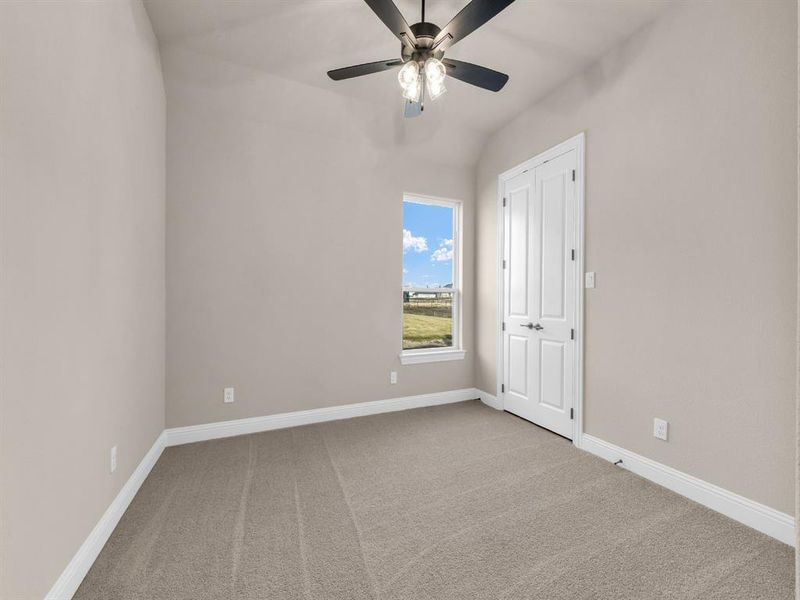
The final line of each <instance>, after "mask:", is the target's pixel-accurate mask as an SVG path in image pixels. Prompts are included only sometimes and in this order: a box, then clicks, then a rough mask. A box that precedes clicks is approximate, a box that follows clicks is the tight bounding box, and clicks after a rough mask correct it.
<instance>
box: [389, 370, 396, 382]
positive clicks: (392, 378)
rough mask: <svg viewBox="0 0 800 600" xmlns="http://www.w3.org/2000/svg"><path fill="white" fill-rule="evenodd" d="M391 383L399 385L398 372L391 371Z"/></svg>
mask: <svg viewBox="0 0 800 600" xmlns="http://www.w3.org/2000/svg"><path fill="white" fill-rule="evenodd" d="M389 383H397V371H391V372H390V373H389Z"/></svg>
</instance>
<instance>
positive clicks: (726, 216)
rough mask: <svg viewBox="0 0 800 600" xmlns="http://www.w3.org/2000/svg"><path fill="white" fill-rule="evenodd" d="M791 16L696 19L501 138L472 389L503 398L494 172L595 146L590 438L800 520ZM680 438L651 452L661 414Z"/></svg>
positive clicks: (489, 154) (701, 10) (650, 35)
mask: <svg viewBox="0 0 800 600" xmlns="http://www.w3.org/2000/svg"><path fill="white" fill-rule="evenodd" d="M796 11H797V6H796V4H795V2H794V0H782V1H781V0H775V1H768V2H752V1H742V0H736V1H731V0H724V1H717V2H689V3H686V4H685V5H682V6H678V7H676V8H675V9H674V10H671V11H670V12H668V13H665V14H664V16H662V17H661V18H660V19H659V20H658V21H656V22H655V23H654V24H653V25H652V26H651V27H649V28H647V29H645V30H643V31H641V32H640V33H638V34H637V35H635V36H633V37H632V38H631V39H630V40H629V41H628V42H626V43H625V44H623V45H622V46H621V47H619V48H618V49H617V50H615V51H613V52H612V53H610V54H609V55H607V56H606V57H605V58H604V59H603V60H602V61H600V62H599V63H598V64H597V65H596V66H594V67H593V68H591V69H589V70H587V71H586V72H584V73H583V74H581V75H580V76H578V77H575V78H573V79H572V80H570V81H569V82H567V83H566V84H565V85H564V86H563V87H561V88H559V89H558V90H557V91H555V92H554V93H552V94H551V95H549V96H548V97H546V98H544V99H542V100H541V101H540V102H538V103H537V104H536V105H534V106H533V107H532V108H530V109H529V110H527V111H526V112H525V113H523V114H522V115H520V116H519V117H518V118H516V119H515V120H514V121H513V122H512V123H510V124H509V125H508V126H506V127H505V128H504V129H502V130H501V131H499V132H498V133H496V134H495V135H494V136H493V137H492V139H491V140H490V141H489V142H488V143H487V145H486V147H485V148H484V151H483V154H482V158H481V160H480V163H479V168H478V189H477V203H478V204H477V213H478V214H477V228H476V237H477V243H478V248H477V259H476V261H477V264H476V290H478V292H477V295H476V306H477V308H476V310H477V315H476V323H477V332H476V336H477V348H478V357H477V364H476V383H477V385H478V387H480V388H482V389H484V390H487V391H490V392H493V391H494V390H495V389H496V376H495V372H496V331H497V303H496V298H497V288H496V276H495V264H496V262H495V261H496V239H497V236H496V227H497V223H496V212H495V211H496V197H497V196H496V194H497V191H496V190H497V175H498V174H499V173H501V172H502V171H504V170H506V169H508V168H510V167H513V166H514V165H516V164H518V163H520V162H522V161H524V160H525V159H527V158H530V157H532V156H534V155H536V154H538V153H540V152H542V151H544V150H546V149H548V148H550V147H552V146H554V145H555V144H557V143H559V142H561V141H563V140H565V139H567V138H569V137H571V136H573V135H575V134H576V133H578V132H580V131H585V132H586V143H587V156H586V158H587V188H586V244H587V247H586V268H587V270H589V271H596V272H597V288H596V289H593V290H587V293H586V355H585V382H586V420H585V427H586V431H587V432H588V433H589V434H591V435H594V436H597V437H599V438H601V439H603V440H606V441H608V442H611V443H613V444H617V445H619V446H622V447H624V448H627V449H629V450H632V451H634V452H637V453H640V454H642V455H644V456H647V457H650V458H652V459H655V460H657V461H660V462H662V463H665V464H667V465H670V466H672V467H675V468H677V469H680V470H681V471H684V472H687V473H690V474H692V475H695V476H697V477H700V478H702V479H704V480H706V481H709V482H712V483H715V484H718V485H720V486H722V487H724V488H727V489H729V490H732V491H734V492H737V493H739V494H742V495H744V496H746V497H748V498H752V499H754V500H757V501H760V502H763V503H765V504H767V505H769V506H771V507H774V508H776V509H778V510H781V511H785V512H787V513H793V512H794V484H793V481H794V466H793V461H794V453H795V441H794V439H795V433H794V401H793V398H794V395H795V358H794V357H795V330H796V313H797V302H796V300H797V290H796V281H797V278H796V273H797V188H796V185H797V166H796V158H797V153H796V146H795V144H796V132H795V129H796V127H795V123H796V116H797V106H796V104H795V102H796V90H797V72H796V59H797V47H796V35H797V17H796ZM656 416H657V417H661V418H665V419H667V420H668V421H669V422H670V426H671V430H670V435H671V437H670V441H669V442H668V443H664V442H661V441H659V440H656V439H655V438H653V436H652V423H653V417H656Z"/></svg>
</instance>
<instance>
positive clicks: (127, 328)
mask: <svg viewBox="0 0 800 600" xmlns="http://www.w3.org/2000/svg"><path fill="white" fill-rule="evenodd" d="M0 56H2V68H1V69H0V89H2V102H0V138H1V139H2V146H0V161H2V162H0V173H1V174H0V202H1V204H2V206H1V207H0V210H2V217H1V218H0V228H1V229H0V233H1V234H2V242H1V245H0V253H1V254H2V296H1V307H0V308H1V309H2V315H1V316H0V327H1V329H0V340H2V341H1V342H0V343H1V344H2V346H1V347H0V353H2V356H1V357H0V360H1V361H2V369H3V373H2V384H1V385H0V393H1V394H2V403H1V406H2V432H1V434H0V455H1V456H2V463H1V464H0V473H1V474H2V486H0V489H1V490H2V492H1V493H2V498H1V504H2V527H3V529H2V531H1V532H0V544H1V547H0V552H1V553H2V554H1V555H0V564H2V573H0V581H1V582H2V583H0V586H1V587H0V597H2V598H9V599H11V598H15V599H16V598H41V597H43V596H44V594H45V593H46V592H47V591H48V590H49V589H50V587H51V586H52V584H53V583H54V582H55V580H56V579H57V578H58V576H59V575H60V574H61V572H62V570H63V569H64V568H65V567H66V566H67V563H68V562H69V561H70V560H71V559H72V557H73V555H74V554H75V552H76V551H77V550H78V548H79V547H80V545H81V543H83V541H84V540H85V539H86V536H87V535H88V534H89V532H90V531H91V530H92V528H93V527H94V526H95V524H96V523H97V521H98V520H99V519H100V517H101V516H102V514H103V513H104V512H105V510H106V509H107V508H108V506H109V504H110V503H111V501H112V500H113V499H114V497H115V496H116V494H117V493H118V492H119V490H120V488H121V487H122V485H123V484H124V483H125V482H126V481H127V479H128V478H129V477H130V475H131V473H132V472H133V470H134V468H135V467H136V466H137V465H138V464H139V462H140V461H141V459H142V457H143V456H144V455H145V453H146V452H147V451H148V450H149V449H150V447H151V446H152V444H153V442H154V441H155V440H156V438H157V437H158V435H159V434H160V432H161V430H162V429H163V427H164V134H165V123H164V117H165V99H164V89H163V83H162V78H161V71H160V65H159V57H158V52H157V46H156V42H155V39H154V36H153V33H152V30H151V28H150V22H149V21H148V19H147V15H146V14H145V12H144V9H143V8H142V6H141V3H140V2H139V1H138V0H131V1H128V0H119V1H115V2H106V3H100V2H92V3H89V2H71V1H66V0H64V1H60V2H13V1H11V2H10V1H5V2H2V3H0ZM115 444H116V445H117V446H118V449H119V464H118V467H117V470H116V472H115V473H113V474H110V472H109V452H110V448H111V446H112V445H115Z"/></svg>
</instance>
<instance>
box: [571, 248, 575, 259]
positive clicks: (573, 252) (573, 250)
mask: <svg viewBox="0 0 800 600" xmlns="http://www.w3.org/2000/svg"><path fill="white" fill-rule="evenodd" d="M572 260H575V249H574V248H573V249H572Z"/></svg>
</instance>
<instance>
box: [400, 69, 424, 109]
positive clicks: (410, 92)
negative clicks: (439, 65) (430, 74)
mask: <svg viewBox="0 0 800 600" xmlns="http://www.w3.org/2000/svg"><path fill="white" fill-rule="evenodd" d="M403 98H405V99H406V100H411V102H419V101H420V99H421V98H422V75H418V76H417V80H416V81H414V82H413V83H410V84H408V85H405V86H403Z"/></svg>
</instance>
